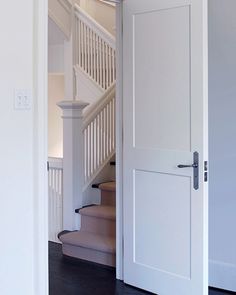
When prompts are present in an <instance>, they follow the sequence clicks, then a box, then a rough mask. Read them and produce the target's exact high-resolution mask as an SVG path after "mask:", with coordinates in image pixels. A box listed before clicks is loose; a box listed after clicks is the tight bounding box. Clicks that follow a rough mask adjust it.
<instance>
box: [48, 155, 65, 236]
mask: <svg viewBox="0 0 236 295" xmlns="http://www.w3.org/2000/svg"><path fill="white" fill-rule="evenodd" d="M48 202H49V204H48V219H49V222H48V225H49V241H52V242H59V240H58V238H57V234H58V233H59V232H60V231H62V229H63V224H62V223H63V159H61V158H48Z"/></svg>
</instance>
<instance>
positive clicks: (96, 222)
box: [81, 216, 116, 236]
mask: <svg viewBox="0 0 236 295" xmlns="http://www.w3.org/2000/svg"><path fill="white" fill-rule="evenodd" d="M81 231H88V232H91V233H95V234H101V235H106V236H115V234H116V222H115V220H109V219H103V218H98V217H93V216H81Z"/></svg>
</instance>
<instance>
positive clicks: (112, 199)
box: [101, 190, 116, 206]
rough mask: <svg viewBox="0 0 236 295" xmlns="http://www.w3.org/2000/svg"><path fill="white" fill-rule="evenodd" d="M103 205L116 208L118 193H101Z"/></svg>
mask: <svg viewBox="0 0 236 295" xmlns="http://www.w3.org/2000/svg"><path fill="white" fill-rule="evenodd" d="M101 205H104V206H115V205H116V192H112V191H104V190H102V191H101Z"/></svg>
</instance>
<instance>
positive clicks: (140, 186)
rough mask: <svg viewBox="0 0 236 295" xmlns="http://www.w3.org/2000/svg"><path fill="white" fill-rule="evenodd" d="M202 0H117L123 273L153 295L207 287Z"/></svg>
mask: <svg viewBox="0 0 236 295" xmlns="http://www.w3.org/2000/svg"><path fill="white" fill-rule="evenodd" d="M204 3H205V1H204V0H192V1H190V0H189V1H187V0H182V1H180V0H163V1H161V0H145V1H142V0H124V2H123V12H124V14H123V30H124V33H123V38H124V40H123V44H124V47H123V55H124V61H123V68H124V74H123V87H124V89H123V98H124V99H123V101H124V102H123V106H124V142H123V147H124V149H123V152H124V163H123V164H124V171H123V172H124V173H123V175H124V179H123V184H124V191H123V193H124V276H125V282H126V283H128V284H131V285H134V286H136V287H139V288H143V289H145V290H148V291H151V292H154V293H158V294H159V295H173V294H178V295H189V294H191V295H206V294H207V292H208V269H207V265H208V245H207V238H208V237H207V229H208V222H207V221H208V215H207V211H208V208H207V202H208V199H207V183H204V167H203V163H204V161H205V160H207V42H206V40H207V38H206V37H207V36H206V34H205V33H204V32H206V31H207V27H206V24H207V18H206V16H207V14H206V11H207V9H206V4H204ZM194 152H198V153H199V189H198V190H196V189H194V187H193V183H194V182H193V168H191V167H189V168H185V169H180V168H178V165H179V164H185V165H186V164H192V163H193V153H194Z"/></svg>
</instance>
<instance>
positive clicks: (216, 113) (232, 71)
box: [209, 0, 236, 291]
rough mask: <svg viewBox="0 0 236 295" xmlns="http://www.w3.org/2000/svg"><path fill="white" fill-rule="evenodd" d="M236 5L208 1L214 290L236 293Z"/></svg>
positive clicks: (211, 277) (211, 279)
mask: <svg viewBox="0 0 236 295" xmlns="http://www.w3.org/2000/svg"><path fill="white" fill-rule="evenodd" d="M235 14H236V1H235V0H223V1H222V0H210V1H209V134H210V136H209V144H210V145H209V148H210V181H209V185H210V187H209V189H210V204H209V205H210V206H209V208H210V212H209V214H210V220H209V221H210V224H209V226H210V228H209V230H210V237H209V243H210V285H212V286H215V287H219V288H224V289H231V290H234V291H236V234H235V226H236V16H235Z"/></svg>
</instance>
